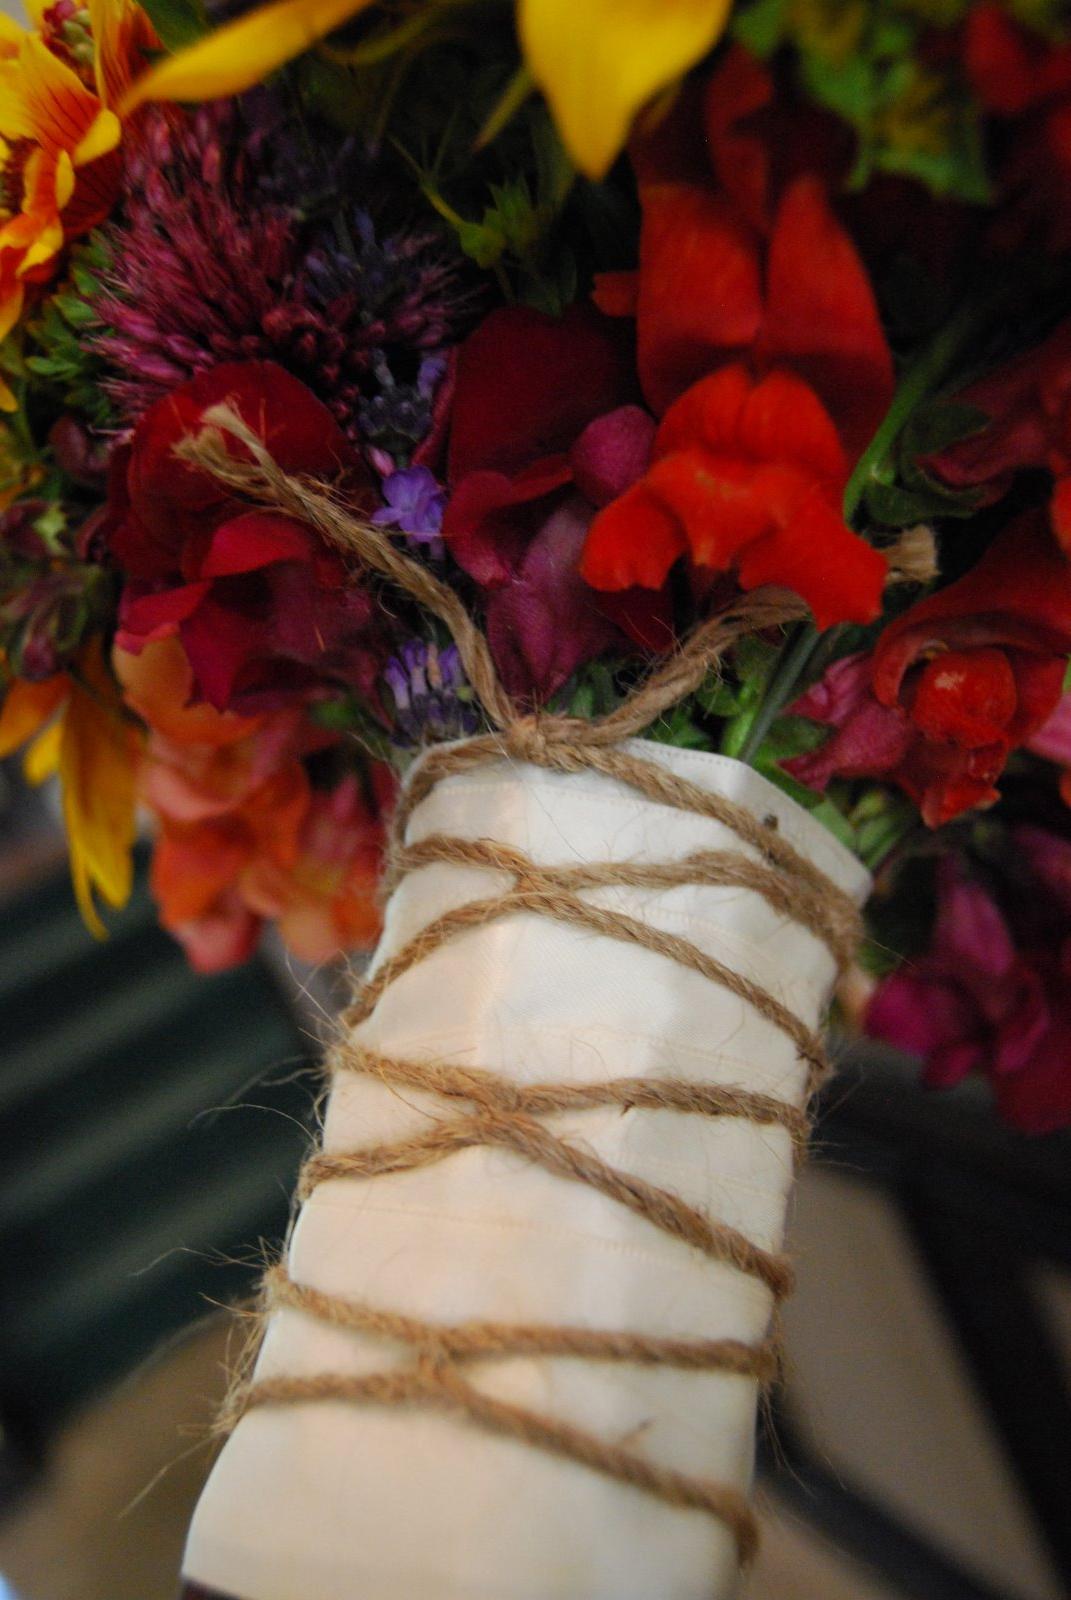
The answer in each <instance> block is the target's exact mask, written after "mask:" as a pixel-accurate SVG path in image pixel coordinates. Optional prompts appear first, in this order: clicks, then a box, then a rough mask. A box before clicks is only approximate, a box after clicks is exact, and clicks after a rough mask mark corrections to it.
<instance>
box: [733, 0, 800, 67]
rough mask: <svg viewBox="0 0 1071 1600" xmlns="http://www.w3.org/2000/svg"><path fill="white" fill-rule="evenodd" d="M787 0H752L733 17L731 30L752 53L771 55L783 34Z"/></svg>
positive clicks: (763, 56)
mask: <svg viewBox="0 0 1071 1600" xmlns="http://www.w3.org/2000/svg"><path fill="white" fill-rule="evenodd" d="M787 15H788V0H752V4H751V5H747V6H743V7H742V8H741V9H740V11H739V12H738V14H737V16H736V17H735V18H734V19H733V25H732V30H733V34H734V36H735V37H736V38H737V39H739V40H740V43H741V44H743V45H746V46H747V48H748V49H749V50H750V51H751V53H752V54H753V55H756V56H761V57H762V58H763V59H765V58H766V57H767V56H772V55H773V53H774V51H775V50H776V49H777V47H778V46H779V45H780V44H781V42H782V40H783V39H784V36H785V29H786V25H787Z"/></svg>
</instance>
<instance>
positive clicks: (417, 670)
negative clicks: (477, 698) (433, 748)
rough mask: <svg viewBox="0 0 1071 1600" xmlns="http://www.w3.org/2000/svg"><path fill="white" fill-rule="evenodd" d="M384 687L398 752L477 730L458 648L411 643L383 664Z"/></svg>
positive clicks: (474, 711)
mask: <svg viewBox="0 0 1071 1600" xmlns="http://www.w3.org/2000/svg"><path fill="white" fill-rule="evenodd" d="M383 681H384V683H385V685H386V687H387V689H388V690H389V691H390V698H391V700H392V701H393V702H394V719H395V721H394V730H393V735H392V737H393V740H394V743H395V744H396V745H398V746H399V748H401V749H420V748H422V747H423V746H424V745H427V744H435V743H439V742H441V741H442V740H444V739H463V738H465V737H467V736H468V735H469V734H472V733H475V732H476V730H477V728H478V727H479V720H480V719H479V713H478V711H477V709H476V705H475V702H474V699H473V694H472V689H471V688H470V687H469V684H468V681H467V679H466V677H465V674H464V672H463V670H462V667H461V661H460V658H459V656H458V653H457V646H456V645H453V644H448V645H444V646H442V647H441V648H440V646H438V645H436V644H429V643H426V642H425V641H424V640H423V639H409V640H407V641H406V643H405V644H404V645H403V646H402V648H401V650H400V651H399V652H398V654H397V655H395V656H392V657H391V658H390V660H389V661H388V662H387V665H386V667H385V668H384V670H383Z"/></svg>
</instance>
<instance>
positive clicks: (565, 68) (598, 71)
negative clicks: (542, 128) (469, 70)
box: [517, 0, 731, 178]
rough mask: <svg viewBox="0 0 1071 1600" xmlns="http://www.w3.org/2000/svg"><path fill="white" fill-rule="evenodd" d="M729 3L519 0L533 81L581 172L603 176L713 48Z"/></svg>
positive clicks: (519, 20)
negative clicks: (635, 127)
mask: <svg viewBox="0 0 1071 1600" xmlns="http://www.w3.org/2000/svg"><path fill="white" fill-rule="evenodd" d="M730 4H731V0H517V25H518V29H519V31H520V36H521V44H522V47H523V49H524V54H525V57H526V58H527V61H528V65H529V67H530V68H531V71H532V76H533V77H534V78H535V81H536V83H538V84H539V87H540V88H541V89H542V90H543V93H544V94H545V95H546V97H547V100H548V101H549V103H550V107H551V110H552V111H553V112H554V117H555V120H556V121H557V124H558V128H559V130H560V132H561V136H562V138H563V140H564V141H565V147H566V149H567V150H568V151H569V153H570V155H571V156H572V157H573V159H574V161H575V162H576V164H577V166H578V167H579V168H580V170H581V171H582V172H586V173H587V175H588V177H589V178H601V177H602V176H603V174H604V173H605V172H606V171H607V169H608V168H609V167H610V165H611V163H612V162H613V160H614V157H615V156H616V155H617V154H618V152H619V151H620V149H621V147H622V145H623V144H624V142H625V140H626V139H627V138H628V134H629V129H630V128H631V126H632V121H633V118H634V117H635V116H636V114H637V112H639V111H641V110H642V109H643V107H644V106H645V105H646V104H647V102H648V101H649V100H651V99H653V98H654V96H655V95H656V94H658V93H659V92H660V91H661V90H662V89H665V88H667V87H668V86H669V85H670V84H672V83H675V82H676V81H677V79H678V78H679V77H681V76H682V74H683V73H685V72H687V71H688V69H689V67H694V66H695V64H696V62H697V61H699V60H701V59H702V57H703V56H705V55H706V53H707V51H708V50H710V49H712V48H713V46H714V45H715V43H716V42H717V40H718V39H719V38H720V36H721V34H722V31H723V30H724V28H725V23H726V20H727V18H728V15H729V8H730Z"/></svg>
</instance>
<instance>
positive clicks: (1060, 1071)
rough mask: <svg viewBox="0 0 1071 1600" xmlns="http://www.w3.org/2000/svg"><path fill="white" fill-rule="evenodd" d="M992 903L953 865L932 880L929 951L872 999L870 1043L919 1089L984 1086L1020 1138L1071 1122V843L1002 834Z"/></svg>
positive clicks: (1032, 830) (1021, 831) (1046, 835)
mask: <svg viewBox="0 0 1071 1600" xmlns="http://www.w3.org/2000/svg"><path fill="white" fill-rule="evenodd" d="M1005 844H1006V857H1007V866H1008V870H1007V872H1006V873H1004V874H1001V875H1000V876H996V877H995V878H994V886H995V890H999V892H1000V896H1001V903H1000V904H998V901H997V898H996V894H995V892H994V891H991V889H990V888H989V887H986V886H985V885H983V884H982V883H981V882H980V881H979V880H978V879H977V878H976V877H973V876H971V875H969V873H968V871H967V870H966V869H965V867H964V866H963V865H962V864H961V863H960V862H959V861H958V860H957V859H955V858H952V857H948V858H946V859H945V860H944V861H942V862H941V864H940V866H939V868H938V874H937V914H936V918H935V922H934V928H933V934H932V938H931V941H930V947H929V949H928V950H927V952H926V953H925V955H923V956H922V957H921V959H919V960H915V961H909V962H905V964H904V965H903V966H902V967H901V968H900V970H899V971H897V972H895V973H894V974H893V975H892V976H891V977H889V978H887V979H886V980H885V982H884V983H883V984H882V985H881V986H880V988H879V989H878V990H877V993H876V994H875V995H874V998H873V999H872V1000H871V1002H870V1005H869V1008H868V1011H867V1015H866V1028H867V1031H868V1032H869V1033H870V1034H872V1035H873V1036H874V1037H876V1038H879V1039H884V1040H885V1041H886V1042H887V1043H889V1044H892V1045H895V1046H896V1047H897V1048H899V1049H902V1050H906V1051H908V1052H910V1053H911V1054H913V1055H917V1056H921V1057H922V1058H923V1060H924V1062H925V1068H924V1080H925V1082H926V1083H928V1084H930V1085H931V1086H933V1087H935V1088H950V1087H952V1086H953V1085H955V1084H957V1083H959V1082H960V1081H961V1080H962V1079H963V1078H965V1077H966V1076H967V1075H968V1074H970V1073H980V1074H982V1075H983V1076H984V1077H986V1078H988V1080H989V1082H990V1085H991V1087H992V1089H993V1093H994V1097H995V1100H996V1104H997V1108H998V1110H999V1111H1000V1114H1001V1116H1002V1117H1003V1118H1004V1119H1005V1120H1006V1121H1007V1122H1009V1123H1010V1124H1011V1125H1012V1126H1013V1127H1017V1128H1019V1129H1021V1130H1023V1131H1024V1132H1028V1133H1045V1132H1049V1131H1051V1130H1053V1129H1055V1128H1059V1127H1062V1126H1065V1125H1066V1124H1067V1123H1069V1122H1071V995H1069V985H1068V979H1069V978H1071V938H1069V935H1068V928H1069V917H1071V841H1069V840H1067V839H1064V838H1062V837H1060V836H1059V835H1057V834H1053V833H1050V832H1048V831H1047V830H1045V829H1041V828H1036V827H1025V826H1023V827H1016V828H1013V829H1011V830H1010V832H1009V833H1008V834H1007V835H1006V839H1005Z"/></svg>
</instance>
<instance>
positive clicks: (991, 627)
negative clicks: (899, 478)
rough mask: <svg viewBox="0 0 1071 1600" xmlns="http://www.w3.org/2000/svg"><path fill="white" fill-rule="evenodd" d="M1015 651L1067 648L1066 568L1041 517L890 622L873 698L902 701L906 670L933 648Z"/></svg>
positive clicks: (1069, 572)
mask: <svg viewBox="0 0 1071 1600" xmlns="http://www.w3.org/2000/svg"><path fill="white" fill-rule="evenodd" d="M935 644H936V645H939V646H953V647H958V648H960V649H964V648H968V647H971V646H979V645H1012V646H1015V647H1016V648H1018V649H1020V650H1026V651H1029V652H1031V653H1032V654H1034V655H1046V654H1054V655H1064V656H1066V655H1067V653H1068V651H1069V650H1071V565H1069V564H1068V560H1067V558H1066V556H1065V555H1064V554H1063V552H1062V551H1061V550H1060V549H1059V547H1058V546H1057V544H1056V542H1055V540H1054V539H1053V537H1052V534H1051V532H1050V531H1049V528H1048V526H1047V523H1046V519H1045V516H1044V513H1042V512H1037V511H1028V512H1025V513H1024V514H1023V515H1022V516H1020V517H1018V518H1016V520H1015V521H1014V522H1012V523H1010V524H1009V525H1008V527H1006V528H1005V529H1004V530H1003V531H1002V532H1001V533H1000V534H999V535H998V536H997V538H996V539H995V540H994V541H993V543H992V544H991V545H990V547H989V549H988V550H987V551H986V552H985V554H984V555H983V556H982V558H981V560H980V561H979V562H978V563H977V565H976V566H974V567H972V568H971V570H970V572H968V573H967V575H966V577H963V578H960V579H959V580H958V581H957V582H956V583H952V584H949V585H948V587H947V588H945V589H939V590H938V591H937V593H936V594H932V595H929V596H928V597H927V598H926V599H925V600H920V601H919V603H918V604H917V605H914V606H912V607H911V609H910V611H907V612H905V614H904V615H903V616H902V617H900V618H898V619H897V620H896V621H895V622H893V623H892V624H891V625H890V626H889V627H888V628H886V630H885V632H884V633H883V634H882V636H881V638H880V639H879V641H878V644H877V648H876V650H875V652H874V692H875V694H876V695H877V697H878V699H879V700H881V701H883V702H884V704H885V705H892V704H894V702H895V701H896V700H897V698H898V697H899V693H900V685H901V683H902V681H903V677H904V674H905V673H906V672H907V670H908V668H909V667H910V666H911V665H912V664H913V663H914V662H915V661H917V660H918V658H919V657H920V656H921V655H923V654H924V653H925V652H926V651H927V650H928V649H930V648H931V647H932V646H933V645H935Z"/></svg>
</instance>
